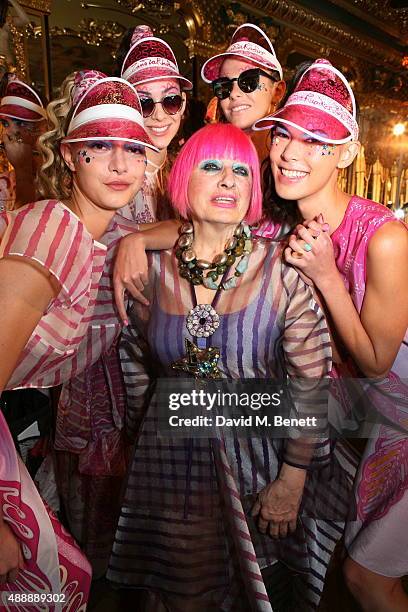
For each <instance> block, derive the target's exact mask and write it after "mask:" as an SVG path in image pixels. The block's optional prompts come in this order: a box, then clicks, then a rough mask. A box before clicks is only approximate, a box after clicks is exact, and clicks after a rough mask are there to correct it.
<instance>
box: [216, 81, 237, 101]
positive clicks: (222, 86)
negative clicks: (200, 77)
mask: <svg viewBox="0 0 408 612" xmlns="http://www.w3.org/2000/svg"><path fill="white" fill-rule="evenodd" d="M232 86H233V81H231V79H227V78H226V77H225V78H221V79H217V80H216V81H214V82H213V84H212V87H213V92H214V95H215V96H217V98H219V99H220V100H225V98H229V96H230V93H231V91H232Z"/></svg>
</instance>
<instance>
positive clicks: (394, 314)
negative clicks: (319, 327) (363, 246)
mask: <svg viewBox="0 0 408 612" xmlns="http://www.w3.org/2000/svg"><path fill="white" fill-rule="evenodd" d="M298 234H299V236H300V237H301V238H302V240H299V239H298V240H297V241H296V240H295V239H292V238H291V241H290V247H289V248H288V249H287V250H286V253H285V255H286V260H287V261H288V262H289V263H291V264H292V265H294V266H296V267H298V268H299V269H300V270H302V271H303V272H304V273H305V274H307V275H308V276H309V277H310V278H311V279H312V280H313V281H314V283H315V285H316V286H317V287H318V289H319V290H320V292H321V294H322V296H323V299H324V301H325V303H326V307H327V309H328V311H329V313H330V315H331V318H332V321H333V324H334V327H335V329H336V331H337V333H338V335H339V337H340V338H341V340H342V342H343V344H344V346H345V347H346V349H347V350H348V352H349V353H350V355H351V357H352V358H353V360H354V361H355V363H356V364H357V366H358V367H359V369H360V370H361V371H362V372H363V373H364V374H365V375H366V376H368V377H373V378H375V377H382V376H385V375H386V374H387V373H388V371H389V369H390V368H391V366H392V364H393V362H394V360H395V358H396V355H397V353H398V350H399V347H400V345H401V342H402V340H403V338H404V335H405V333H406V330H407V326H408V291H407V289H406V288H407V286H408V268H407V266H406V265H405V262H406V261H407V260H408V232H407V230H406V228H405V227H404V226H403V225H402V224H401V223H398V222H395V223H394V222H389V223H386V224H385V225H383V226H382V227H381V228H380V229H379V230H378V231H377V232H376V233H375V234H374V236H373V237H372V239H371V241H370V243H369V246H368V253H367V268H366V275H367V281H366V291H365V296H364V303H363V306H362V309H361V313H360V314H359V313H358V311H357V310H356V307H355V306H354V303H353V301H352V299H351V297H350V295H349V293H348V291H347V289H346V287H345V286H344V282H343V279H342V277H341V275H340V273H339V272H338V270H337V268H336V264H335V261H334V253H333V246H332V242H331V239H330V236H329V235H328V234H327V233H325V232H322V233H321V234H320V235H319V236H318V237H317V238H316V239H313V237H312V235H311V234H310V233H309V231H308V230H307V229H306V228H303V229H299V231H298ZM303 241H305V242H308V243H309V244H311V245H312V246H313V249H312V251H310V252H305V251H304V250H303V244H304V242H303ZM291 249H294V250H295V251H296V252H298V253H302V257H301V258H295V257H293V253H292V250H291Z"/></svg>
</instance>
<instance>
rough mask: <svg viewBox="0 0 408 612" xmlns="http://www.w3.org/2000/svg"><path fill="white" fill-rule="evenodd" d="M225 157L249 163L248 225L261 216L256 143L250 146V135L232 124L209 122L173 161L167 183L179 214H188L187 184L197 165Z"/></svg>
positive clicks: (187, 215) (246, 217)
mask: <svg viewBox="0 0 408 612" xmlns="http://www.w3.org/2000/svg"><path fill="white" fill-rule="evenodd" d="M218 157H224V158H228V159H239V160H240V161H241V162H243V163H245V164H247V165H248V166H249V168H250V170H251V175H252V194H251V200H250V203H249V208H248V210H247V212H246V215H245V221H246V222H247V223H248V225H253V224H255V223H256V222H257V221H259V219H260V218H261V216H262V191H261V183H260V175H259V159H258V155H257V152H256V149H255V147H254V146H253V147H251V146H248V137H247V136H246V134H245V133H244V132H243V131H242V130H239V129H236V128H234V126H232V125H231V124H228V123H225V124H220V125H215V124H213V125H208V126H207V127H206V128H203V129H201V130H199V131H198V132H197V133H196V134H194V135H193V136H192V137H191V138H190V139H189V140H188V141H187V142H186V144H185V145H184V147H183V150H182V152H181V153H180V155H179V156H178V158H177V163H176V164H174V166H173V168H172V170H171V173H170V177H169V182H168V185H167V190H168V195H169V198H170V200H171V202H172V205H173V208H175V209H176V211H177V212H178V214H179V215H180V217H182V218H183V219H187V218H188V217H189V212H190V207H189V198H188V184H189V179H190V176H191V174H192V172H193V169H194V168H195V166H197V165H198V164H199V162H200V161H201V160H203V159H211V158H218Z"/></svg>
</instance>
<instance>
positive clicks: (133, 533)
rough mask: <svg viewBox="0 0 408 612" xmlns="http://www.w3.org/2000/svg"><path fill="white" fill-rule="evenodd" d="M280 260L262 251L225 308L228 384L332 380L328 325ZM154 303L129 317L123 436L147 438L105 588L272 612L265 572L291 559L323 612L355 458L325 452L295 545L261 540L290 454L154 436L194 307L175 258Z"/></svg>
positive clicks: (265, 246) (268, 245)
mask: <svg viewBox="0 0 408 612" xmlns="http://www.w3.org/2000/svg"><path fill="white" fill-rule="evenodd" d="M282 251H283V246H282V245H281V244H278V243H273V242H271V241H269V240H266V239H261V238H258V239H255V240H254V250H253V253H252V254H251V257H250V264H249V267H248V270H247V271H246V272H245V274H244V275H243V276H242V277H241V278H240V282H239V284H238V286H237V287H236V288H235V289H232V290H230V291H225V292H223V293H221V294H220V299H219V301H218V303H217V307H216V309H217V312H218V313H219V314H220V319H221V320H220V326H219V327H218V329H217V330H216V332H215V333H214V335H213V336H211V339H210V342H211V344H212V345H213V346H216V347H219V348H220V350H221V357H220V360H219V368H220V370H221V372H222V376H223V377H226V378H230V379H242V378H261V379H265V381H268V380H271V379H275V380H282V379H285V378H286V376H287V375H291V376H295V377H297V380H303V381H305V382H306V384H310V381H311V380H314V381H316V380H318V379H321V378H322V377H325V376H327V375H328V372H329V370H330V367H331V348H330V340H329V336H328V331H327V326H326V322H325V319H324V317H323V315H322V312H321V310H320V308H319V306H318V305H317V303H316V302H315V301H314V299H313V296H312V293H311V291H310V288H308V287H307V286H306V285H305V284H304V283H303V281H302V280H301V279H300V277H299V276H298V274H297V273H296V272H295V271H294V269H292V268H290V267H288V266H286V265H285V264H283V263H282ZM148 299H149V301H150V304H151V306H150V307H144V306H141V305H140V304H134V305H133V307H132V309H131V311H130V320H131V325H130V326H129V327H128V328H127V329H126V331H125V332H124V335H123V339H122V349H121V356H122V367H123V370H124V376H125V383H126V386H127V392H128V414H127V427H128V432H129V434H130V435H132V434H133V435H137V434H138V435H137V441H136V447H135V452H134V457H133V461H132V464H131V469H130V472H129V476H128V482H127V487H126V491H125V496H124V501H123V504H122V510H121V516H120V520H119V525H118V529H117V533H116V538H115V543H114V548H113V553H112V557H111V561H110V569H109V571H108V578H109V579H110V580H112V581H114V582H116V583H120V584H125V585H128V586H132V587H140V588H147V589H150V590H152V591H155V592H158V593H159V594H160V598H161V599H162V601H163V602H164V603H165V604H166V605H168V606H169V607H170V608H171V610H172V611H173V610H174V611H175V610H183V612H186V611H189V612H192V611H200V612H203V611H206V610H231V611H232V610H233V611H234V612H235V611H238V610H245V611H248V610H265V611H266V610H271V605H270V603H269V599H268V596H267V593H266V590H265V586H264V583H263V580H262V575H261V571H260V569H262V568H265V567H267V566H268V565H271V564H272V563H274V562H275V561H276V560H277V559H281V560H283V561H285V562H286V563H287V564H288V565H290V566H291V567H292V568H294V569H295V570H298V571H299V572H300V573H301V579H300V582H299V593H298V596H299V601H300V602H301V603H300V604H299V607H298V608H297V609H299V610H301V609H305V610H307V609H316V607H317V605H318V603H319V600H320V595H321V591H322V588H323V582H324V577H325V572H326V568H327V565H328V562H329V559H330V555H331V553H332V551H333V549H334V546H335V543H336V541H337V540H338V539H339V537H340V536H341V531H342V527H343V522H342V521H343V520H344V517H345V514H346V512H347V504H348V495H349V491H350V485H351V482H350V480H351V479H350V476H348V474H347V473H346V471H345V470H344V467H346V465H347V458H346V457H345V456H344V455H343V454H342V453H341V452H337V451H336V453H331V452H330V449H329V446H330V445H329V444H328V442H327V441H320V442H319V443H318V444H317V445H316V451H315V456H314V457H313V461H312V464H311V469H310V470H309V472H308V478H307V484H306V488H305V494H304V499H303V507H302V510H301V513H300V521H299V523H298V527H297V531H296V533H295V534H294V535H293V536H290V537H288V538H287V539H286V540H284V541H274V540H272V539H271V538H270V537H269V536H262V535H261V534H260V533H259V532H258V531H257V528H256V525H255V523H254V521H253V519H252V518H251V517H250V510H251V507H252V505H253V503H254V501H255V499H256V495H257V493H258V492H259V491H260V490H262V489H263V488H264V487H265V486H266V485H267V484H268V483H270V482H272V481H273V480H275V478H276V477H277V474H278V470H279V468H280V463H281V461H282V454H283V456H284V457H285V458H286V455H285V453H286V452H287V448H286V447H285V445H286V442H285V441H283V440H278V439H274V440H273V439H269V438H248V439H238V438H237V437H236V436H234V437H232V438H231V437H225V438H224V437H223V435H222V432H221V434H220V439H217V440H215V439H191V438H190V439H171V438H165V439H164V438H163V437H159V436H158V435H157V429H156V424H157V409H156V403H155V401H156V400H155V395H154V381H155V379H157V378H158V377H168V376H174V375H175V371H174V370H172V369H171V364H172V363H173V362H174V361H175V360H177V359H179V358H180V357H181V356H183V355H184V353H185V349H184V339H185V338H186V337H190V336H189V334H188V332H187V329H186V326H185V321H186V314H187V313H188V311H189V310H190V309H191V308H192V307H193V302H192V294H191V288H190V285H189V283H188V282H187V281H186V280H184V279H181V278H180V277H179V274H178V269H177V260H176V259H175V257H174V255H173V254H172V253H171V252H170V251H163V252H161V253H153V254H151V260H150V281H149V295H148ZM265 384H266V385H267V382H266V383H265ZM152 389H153V393H152ZM266 390H267V386H266ZM149 398H151V399H149ZM141 423H142V424H141ZM138 432H139V433H138ZM300 606H301V607H300Z"/></svg>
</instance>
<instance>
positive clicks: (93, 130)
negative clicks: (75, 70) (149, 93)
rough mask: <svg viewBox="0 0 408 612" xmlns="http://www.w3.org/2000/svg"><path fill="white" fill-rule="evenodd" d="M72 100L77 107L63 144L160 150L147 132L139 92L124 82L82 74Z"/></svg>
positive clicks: (76, 83) (102, 75)
mask: <svg viewBox="0 0 408 612" xmlns="http://www.w3.org/2000/svg"><path fill="white" fill-rule="evenodd" d="M73 100H77V104H76V106H75V109H74V112H73V115H72V118H71V121H70V124H69V127H68V130H67V135H66V137H65V138H64V139H63V141H62V142H80V141H84V140H95V139H98V140H99V139H103V140H124V141H128V142H134V143H137V144H141V145H142V146H147V147H150V148H151V149H154V150H157V149H156V148H155V147H154V146H153V144H152V143H151V140H150V139H149V137H148V135H147V133H146V131H145V129H144V123H143V118H142V110H141V106H140V101H139V97H138V95H137V93H136V90H135V88H134V87H133V85H131V84H130V83H128V82H127V81H125V80H124V79H119V78H117V77H107V76H106V75H104V74H103V73H102V72H96V71H89V70H87V71H83V72H81V73H79V74H78V75H77V79H76V81H75V88H74V92H73Z"/></svg>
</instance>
